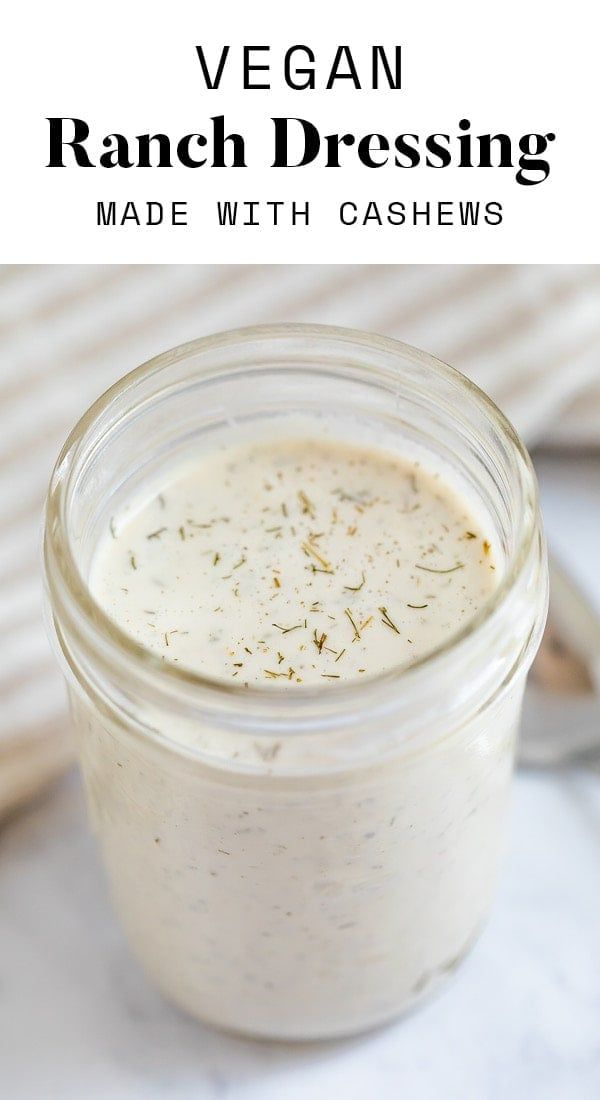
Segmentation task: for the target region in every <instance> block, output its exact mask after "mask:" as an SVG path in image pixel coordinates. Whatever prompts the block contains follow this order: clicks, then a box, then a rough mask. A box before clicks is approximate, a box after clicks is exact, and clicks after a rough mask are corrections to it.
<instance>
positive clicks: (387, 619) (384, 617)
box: [379, 607, 400, 634]
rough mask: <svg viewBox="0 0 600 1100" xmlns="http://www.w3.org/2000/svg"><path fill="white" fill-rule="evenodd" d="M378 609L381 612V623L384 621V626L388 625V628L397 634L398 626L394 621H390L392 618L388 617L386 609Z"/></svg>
mask: <svg viewBox="0 0 600 1100" xmlns="http://www.w3.org/2000/svg"><path fill="white" fill-rule="evenodd" d="M379 611H380V612H381V621H382V623H384V624H385V626H389V628H390V630H393V631H394V632H395V633H396V634H399V633H400V631H399V630H398V627H397V626H396V624H395V623H394V622H392V620H391V619H390V617H389V615H388V613H387V609H386V608H385V607H380V608H379Z"/></svg>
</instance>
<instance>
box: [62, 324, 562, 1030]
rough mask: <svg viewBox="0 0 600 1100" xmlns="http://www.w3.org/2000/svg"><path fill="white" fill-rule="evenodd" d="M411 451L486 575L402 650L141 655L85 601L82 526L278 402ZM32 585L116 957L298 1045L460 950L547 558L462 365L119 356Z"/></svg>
mask: <svg viewBox="0 0 600 1100" xmlns="http://www.w3.org/2000/svg"><path fill="white" fill-rule="evenodd" d="M297 416H301V417H305V418H306V417H308V418H312V419H313V421H314V423H317V422H319V423H320V424H326V425H327V430H329V431H333V432H334V434H337V435H338V436H339V438H340V439H343V438H353V439H357V438H360V439H361V441H363V442H365V443H366V444H371V445H376V446H382V445H383V446H385V447H387V448H389V449H391V450H395V451H396V452H397V453H398V454H399V455H402V454H404V453H406V452H407V451H410V452H411V453H416V452H418V453H421V454H422V455H423V456H429V457H430V459H431V462H432V463H433V464H434V465H436V466H437V468H438V469H439V470H442V471H444V472H445V473H447V475H448V478H449V479H450V480H453V482H454V483H455V484H457V485H460V486H462V489H463V490H464V492H465V493H466V494H467V495H470V497H471V499H473V500H477V502H478V505H479V506H480V509H481V510H482V512H484V513H485V515H486V517H487V523H488V529H489V530H490V531H491V532H492V536H493V539H494V546H495V547H498V558H499V560H500V561H501V562H502V570H501V577H500V580H499V583H498V585H497V587H496V588H495V590H494V592H493V594H492V596H491V597H490V599H489V600H488V602H487V603H486V604H485V606H484V607H483V608H482V609H481V610H480V611H479V612H478V613H477V614H476V615H475V617H474V618H473V619H472V620H471V621H469V623H468V624H467V625H466V626H465V627H464V628H463V629H462V630H460V631H459V632H457V633H455V634H454V635H453V636H452V638H451V639H450V640H449V641H448V642H446V643H444V644H443V645H440V646H439V647H438V648H437V649H435V650H434V651H433V652H431V653H429V654H428V655H426V656H425V657H423V658H422V659H420V660H417V661H416V662H415V663H414V664H413V665H412V667H410V668H405V669H403V670H392V671H387V672H385V673H383V674H381V675H370V676H369V677H368V678H366V679H363V680H361V681H360V682H358V681H352V682H344V683H343V684H340V685H335V686H334V685H332V684H326V685H324V686H323V687H317V688H314V687H306V688H304V687H303V688H301V689H300V690H295V691H290V692H285V691H273V690H272V689H269V688H268V687H265V688H261V687H257V686H251V687H250V688H246V689H245V688H243V687H242V686H239V687H238V686H237V685H236V684H235V683H234V682H227V683H226V682H221V681H219V680H216V679H209V678H208V677H204V676H202V675H200V674H198V673H195V672H192V671H190V670H186V669H184V668H182V667H179V666H177V665H175V664H172V663H169V662H167V661H164V660H161V658H160V656H159V655H158V654H156V653H154V652H152V651H151V650H150V649H147V648H145V647H143V646H142V645H140V644H138V643H137V642H135V641H134V640H133V639H132V637H131V636H129V635H128V634H127V633H125V632H124V631H123V630H121V629H120V627H119V626H118V625H116V624H115V623H114V622H113V621H112V620H111V619H109V618H108V617H107V615H106V614H105V613H104V611H103V610H102V608H101V607H100V606H99V605H98V604H97V603H96V602H95V600H94V599H93V597H92V595H91V593H90V590H89V585H88V579H89V574H90V568H91V561H92V558H93V554H94V550H95V548H96V546H97V544H98V540H99V537H100V533H101V532H102V531H105V530H106V526H107V524H108V523H109V521H110V517H111V515H112V514H113V513H114V512H115V510H116V508H117V507H118V506H119V504H120V503H122V502H123V501H124V500H127V499H128V498H130V497H131V495H132V493H134V492H136V491H137V490H138V489H139V487H140V486H143V485H144V484H146V483H147V482H150V481H151V480H152V478H154V477H155V476H156V474H157V471H160V470H164V469H165V468H167V467H168V466H169V465H170V464H173V467H175V466H176V465H177V464H178V463H179V462H180V461H182V460H183V459H185V458H186V456H189V455H191V454H197V453H199V451H202V449H203V448H204V449H206V450H209V449H210V448H211V447H213V446H214V444H215V442H216V441H218V442H219V443H222V442H223V441H225V442H226V441H227V440H228V439H231V441H232V442H237V441H238V440H239V439H240V438H241V437H242V436H243V434H244V432H247V431H248V430H252V431H254V432H260V431H261V430H263V428H264V430H265V432H266V431H269V432H271V433H272V432H273V430H274V427H275V430H279V427H280V429H281V433H282V435H284V436H285V434H286V432H287V431H288V427H289V424H290V423H291V421H290V418H291V417H297ZM44 553H45V569H46V583H47V592H48V602H49V609H50V617H51V622H52V629H53V634H54V636H55V640H56V648H57V651H58V653H59V656H60V659H61V663H62V667H63V669H64V671H65V674H66V677H67V681H68V687H69V696H70V702H71V709H72V713H73V717H74V721H75V726H76V729H77V733H78V741H79V752H80V760H81V767H82V771H83V776H84V781H85V787H86V791H87V796H88V804H89V812H90V818H91V822H92V826H93V829H94V831H95V833H96V835H97V838H98V842H99V844H100V847H101V850H102V855H103V859H104V863H105V865H106V869H107V873H108V878H109V882H110V887H111V893H112V896H113V899H114V903H115V906H116V908H117V910H118V913H119V915H120V918H121V921H122V923H123V925H124V928H125V930H126V933H127V935H128V938H129V941H130V944H131V947H132V950H133V951H134V953H135V954H136V956H137V957H138V958H139V959H140V961H141V963H142V964H143V966H144V968H145V969H146V971H147V972H148V974H149V975H150V976H151V977H152V978H153V979H154V980H155V982H156V983H157V984H158V985H159V986H160V988H161V989H162V990H163V991H164V992H165V994H166V995H167V996H168V997H169V998H170V999H172V1000H173V1001H175V1002H176V1003H177V1004H179V1005H180V1006H182V1007H183V1008H184V1009H186V1010H187V1011H188V1012H190V1013H192V1015H194V1016H196V1017H198V1018H199V1019H201V1020H204V1021H206V1022H208V1023H211V1024H214V1025H216V1026H218V1027H221V1028H225V1029H228V1030H232V1031H235V1032H240V1033H244V1034H249V1035H255V1036H260V1037H265V1038H276V1039H295V1040H310V1039H321V1038H331V1037H336V1036H342V1035H347V1034H351V1033H353V1032H357V1031H360V1030H362V1029H366V1028H370V1027H373V1026H375V1025H377V1024H380V1023H383V1022H385V1021H387V1020H389V1019H391V1018H393V1017H394V1016H396V1015H398V1014H399V1013H401V1012H404V1011H405V1010H406V1009H408V1008H410V1007H412V1006H413V1005H414V1004H415V1003H416V1002H418V1001H419V1000H420V999H421V998H423V997H425V996H427V995H429V994H430V993H431V992H432V991H433V990H434V989H435V988H437V987H438V985H439V984H440V983H441V982H442V981H443V980H444V979H445V978H446V977H447V975H448V974H449V973H450V972H451V971H452V970H454V968H455V967H456V966H457V964H458V963H459V962H460V960H461V959H462V958H463V957H464V955H465V954H466V953H467V952H468V951H469V948H470V947H471V945H472V944H473V942H474V940H475V938H476V937H477V935H478V933H479V931H480V929H481V926H482V923H483V921H484V919H485V917H486V914H487V911H488V907H489V903H490V898H491V893H492V889H493V885H494V880H495V878H496V875H497V870H498V862H499V856H500V854H501V848H502V835H503V826H504V818H505V810H506V803H507V795H508V790H509V784H510V777H511V772H512V767H513V758H514V746H515V737H516V733H517V728H518V721H519V714H520V708H521V701H522V696H523V689H524V684H525V677H526V673H527V670H528V668H529V666H530V664H531V661H532V659H533V656H534V654H535V651H536V649H537V646H538V643H539V639H540V634H541V631H542V628H543V623H544V619H545V613H546V603H547V573H546V560H545V549H544V542H543V536H542V533H541V529H540V519H539V513H538V503H537V492H536V484H535V478H534V474H533V471H532V468H531V464H530V461H529V459H528V457H527V454H526V452H525V451H524V449H523V447H522V445H521V444H520V442H519V440H518V438H517V437H516V435H515V433H514V431H513V430H512V428H511V427H510V425H509V424H508V422H507V421H506V420H505V419H504V417H503V416H502V415H501V413H500V412H499V411H498V410H497V409H496V408H495V406H494V405H493V404H492V403H491V402H490V401H489V400H488V399H487V398H486V397H485V395H484V394H482V393H481V391H479V390H478V389H477V388H476V387H474V386H473V385H472V384H471V383H469V382H468V381H467V380H466V379H465V378H463V377H462V376H461V375H460V374H458V373H457V372H456V371H454V370H452V369H451V368H449V367H447V366H445V365H443V364H441V363H439V362H438V361H436V360H435V359H433V358H431V357H430V356H428V355H426V354H424V353H423V352H420V351H417V350H415V349H413V348H410V347H408V346H406V345H403V344H400V343H397V342H395V341H391V340H387V339H383V338H380V337H376V336H371V335H367V334H362V333H359V332H354V331H351V330H343V329H334V328H323V327H318V326H317V327H314V326H302V325H280V326H275V327H259V328H254V329H246V330H240V331H237V332H232V333H225V334H221V335H218V336H214V337H209V338H206V339H201V340H198V341H195V342H193V343H191V344H187V345H185V346H183V347H180V348H177V349H175V350H173V351H169V352H167V353H165V354H164V355H161V356H159V357H158V358H156V359H154V360H152V361H151V362H149V363H147V364H146V365H144V366H143V367H140V368H139V369H138V370H137V371H134V372H133V373H132V374H130V375H128V376H127V377H126V378H125V379H123V380H122V381H121V382H120V383H118V384H117V385H116V386H115V387H113V388H112V389H111V390H109V391H108V393H107V394H105V395H104V396H103V397H101V398H100V399H99V401H98V402H96V404H95V405H94V406H93V407H92V408H91V409H90V410H89V412H88V413H87V414H86V415H85V416H84V417H83V419H82V420H81V422H80V423H79V424H78V425H77V427H76V428H75V430H74V431H73V433H72V435H71V436H70V438H69V439H68V441H67V443H66V445H65V447H64V449H63V451H62V454H61V455H60V458H59V460H58V463H57V466H56V469H55V471H54V475H53V478H52V482H51V486H50V491H49V496H48V503H47V518H46V530H45V543H44Z"/></svg>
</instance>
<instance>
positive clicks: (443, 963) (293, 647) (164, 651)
mask: <svg viewBox="0 0 600 1100" xmlns="http://www.w3.org/2000/svg"><path fill="white" fill-rule="evenodd" d="M490 544H492V545H490ZM495 549H496V548H495V547H494V545H493V538H492V535H491V534H490V532H489V531H488V530H487V528H486V523H485V520H482V517H481V516H479V515H475V514H474V513H473V509H472V507H471V506H470V504H468V503H467V500H466V497H464V498H463V497H462V496H461V495H460V493H459V492H458V491H457V490H456V488H455V486H454V485H452V484H450V481H449V480H448V481H446V480H445V479H444V478H443V476H440V474H439V472H438V471H436V470H434V469H428V468H425V466H424V464H421V463H420V462H419V460H416V459H415V458H414V456H407V457H402V456H399V455H397V454H395V453H392V452H391V451H387V450H384V449H381V450H377V449H374V448H366V447H362V446H355V445H353V444H351V443H349V442H347V441H342V440H341V439H340V441H338V442H336V441H335V440H333V439H325V438H317V437H315V438H300V437H298V438H292V439H288V440H287V441H285V442H284V441H279V442H278V441H276V440H272V439H271V440H265V441H263V442H257V441H256V440H254V441H252V440H250V441H247V442H245V443H241V444H239V445H235V446H229V447H227V448H226V449H224V448H218V449H217V448H215V450H214V451H213V452H212V453H205V454H202V455H199V456H198V458H197V459H196V460H195V461H193V462H191V461H187V462H186V464H185V465H182V466H177V465H175V466H174V467H173V468H171V469H167V470H165V475H164V478H163V479H162V481H161V482H160V483H159V484H153V485H152V487H151V489H150V490H146V491H144V492H142V491H140V492H139V493H138V494H137V495H135V494H134V495H133V496H132V498H131V499H130V500H128V501H127V502H126V503H125V505H124V506H123V507H120V508H118V509H116V510H115V514H114V516H113V517H112V519H111V522H110V524H109V525H108V530H107V531H106V532H105V535H104V537H103V538H102V539H101V540H100V543H99V546H98V549H97V553H96V555H95V558H94V560H93V563H92V570H91V577H90V584H91V588H92V591H93V593H94V595H95V597H96V599H97V600H98V601H99V602H100V603H101V604H102V605H103V606H104V608H105V609H106V611H107V612H108V613H109V614H110V615H111V616H112V617H113V619H114V620H115V621H116V622H118V623H119V625H120V626H121V627H122V628H124V629H125V630H126V631H128V632H129V633H130V634H131V635H132V636H133V637H135V638H136V639H137V640H138V641H141V642H142V643H143V644H144V645H146V646H150V647H152V649H153V650H155V651H156V652H157V653H159V654H160V656H161V657H162V658H163V659H164V660H165V661H172V662H177V663H179V664H180V665H181V666H187V667H189V668H192V669H195V670H197V671H200V672H202V673H204V674H206V675H209V676H211V677H215V678H217V679H219V680H224V681H227V682H230V683H236V684H239V686H240V690H241V691H242V692H243V691H244V690H246V689H245V688H244V685H245V684H247V685H249V686H250V687H252V686H254V685H260V686H261V687H269V688H272V689H273V692H274V697H277V694H278V693H281V692H282V691H283V692H302V690H303V686H304V685H313V686H314V685H315V684H318V685H320V686H322V687H323V689H324V692H325V694H326V695H327V696H328V698H333V697H334V692H335V685H336V684H337V683H339V681H338V680H337V679H336V678H334V677H338V676H339V678H340V680H355V681H356V680H357V679H358V678H361V677H362V678H365V679H367V678H369V677H370V676H373V675H376V674H377V673H378V672H381V671H382V670H384V669H390V668H399V669H401V668H402V667H405V666H407V665H409V664H410V663H411V662H414V661H415V660H416V659H418V658H419V657H422V656H423V655H425V654H427V653H429V652H430V651H431V650H433V649H435V648H436V647H437V646H439V645H440V644H441V643H443V642H445V641H447V640H448V639H449V638H451V637H452V636H453V635H454V634H455V633H456V632H457V631H459V630H460V629H461V627H462V626H464V625H465V623H467V622H468V621H469V619H470V618H471V617H472V616H473V615H474V614H475V613H476V612H477V610H478V609H479V608H481V607H482V606H483V604H484V603H485V601H486V600H487V599H488V598H489V596H490V595H491V593H492V592H493V590H494V587H495V585H496V584H497V580H498V573H499V572H500V564H499V561H500V560H499V555H498V554H495V553H494V551H495ZM496 565H498V569H496V568H495V566H496ZM290 670H291V671H290ZM464 675H465V677H467V676H468V675H469V670H468V669H465V670H464ZM521 692H522V682H521V681H519V682H518V683H517V684H516V686H515V688H514V689H513V690H511V691H510V692H509V693H508V694H505V695H503V696H502V698H500V697H499V698H498V699H496V700H495V701H494V703H493V704H492V705H491V706H490V707H488V708H487V710H485V711H482V712H479V711H478V712H477V713H474V714H473V713H471V714H470V715H469V716H468V720H466V721H465V722H464V724H463V725H461V727H460V728H459V729H450V730H449V729H448V728H447V726H446V724H445V719H444V718H443V717H442V716H439V724H440V729H439V730H438V729H437V728H436V729H432V730H431V731H430V735H431V736H430V742H431V746H430V747H428V748H427V750H426V751H423V750H422V748H418V747H417V748H415V747H413V746H412V745H411V744H410V743H408V744H406V743H405V738H404V731H403V730H402V729H396V728H395V727H394V728H390V729H389V730H388V731H387V733H386V737H387V741H388V745H390V746H391V748H389V749H388V751H387V752H386V755H385V758H383V756H382V754H381V741H380V739H381V735H382V730H381V729H380V728H379V725H378V719H372V718H371V717H369V715H367V714H365V716H364V720H363V719H361V726H360V729H359V730H354V733H353V737H354V738H358V737H359V736H360V740H361V742H362V743H363V750H364V751H363V752H362V754H361V756H360V757H359V758H357V757H355V756H354V755H353V753H352V752H351V751H350V750H349V749H348V751H347V752H345V745H346V742H345V741H344V738H343V736H342V737H340V738H338V740H337V741H336V746H335V754H334V753H333V750H332V754H331V758H330V759H329V760H328V770H327V771H325V770H324V769H323V770H322V771H321V770H319V764H318V761H319V759H321V758H323V759H325V758H326V756H327V750H326V748H325V743H327V744H329V739H330V735H329V733H328V732H327V731H326V730H316V731H314V732H313V734H312V735H311V737H310V738H306V737H305V735H304V734H302V735H298V734H297V732H296V733H295V734H294V735H293V736H290V737H286V731H285V730H282V735H281V737H280V738H279V739H278V740H277V741H276V742H274V743H271V741H270V740H269V738H267V737H265V738H263V739H262V741H261V737H260V731H257V733H256V736H254V735H253V734H252V735H249V734H248V733H247V732H244V731H236V730H233V731H232V730H231V729H227V730H225V729H224V728H219V727H218V726H216V725H214V726H213V725H212V724H211V723H207V724H206V725H203V724H202V723H200V724H199V725H198V728H194V729H190V725H191V723H190V722H187V723H186V724H185V726H184V723H183V722H182V721H181V720H180V719H179V718H178V717H177V716H172V715H171V714H169V713H167V712H166V711H165V712H164V713H163V712H159V713H157V714H156V715H155V716H154V715H152V717H151V721H150V723H149V724H150V725H152V727H153V728H154V729H156V730H158V732H159V733H160V734H161V735H162V736H163V737H164V738H166V739H167V740H170V741H172V742H173V741H174V742H180V743H181V745H183V744H185V745H186V747H189V746H190V745H192V746H193V747H194V748H195V749H196V750H197V751H198V756H197V758H193V756H188V755H186V753H185V752H181V753H179V752H178V751H176V750H175V749H169V748H165V747H164V745H162V746H161V745H158V744H154V743H153V739H152V736H151V735H150V736H149V737H148V738H143V737H142V738H140V737H139V736H137V735H135V734H133V733H132V732H131V731H130V730H129V729H128V722H129V721H131V719H129V718H128V717H127V716H123V715H121V717H120V718H115V720H113V719H112V718H111V717H110V716H109V715H107V714H106V713H104V712H102V711H100V710H96V709H95V708H94V707H91V706H90V705H89V703H88V701H84V700H83V699H82V698H80V697H79V696H78V695H74V697H73V706H74V712H75V717H76V724H77V727H78V729H79V731H80V733H81V755H82V765H83V771H84V775H85V778H86V786H87V791H88V797H89V800H90V806H91V811H92V819H93V821H94V823H95V827H96V829H97V832H98V835H99V839H100V842H101V844H102V848H103V853H104V858H105V862H106V865H107V867H108V869H109V874H110V880H111V886H112V891H113V894H114V897H115V901H116V904H117V908H118V910H119V912H120V914H121V918H122V920H123V923H124V925H125V928H126V930H127V932H128V934H129V937H130V940H131V943H132V946H133V948H134V950H135V951H136V953H137V954H138V955H139V957H140V959H141V960H142V962H143V963H144V965H145V967H146V969H147V970H148V971H149V972H150V973H151V974H152V975H153V977H154V978H155V980H156V981H157V982H158V983H159V985H160V986H161V987H162V988H163V989H164V990H165V992H166V993H167V994H168V995H169V996H170V997H172V998H173V999H174V1000H175V1001H176V1002H178V1003H179V1004H181V1005H182V1006H183V1007H184V1008H186V1009H187V1010H188V1011H190V1012H192V1013H193V1014H194V1015H196V1016H198V1017H200V1018H203V1019H206V1020H208V1021H210V1022H213V1023H216V1024H218V1025H220V1026H222V1027H226V1028H231V1029H234V1030H236V1031H242V1032H246V1033H251V1034H256V1035H260V1036H275V1037H279V1038H294V1039H298V1038H301V1039H308V1038H322V1037H328V1036H335V1035H341V1034H347V1033H349V1032H352V1031H356V1030H360V1029H361V1028H364V1027H368V1026H372V1025H374V1024H377V1023H380V1022H382V1021H384V1020H387V1019H389V1018H391V1017H392V1016H394V1015H396V1014H397V1013H398V1012H400V1011H402V1010H403V1009H405V1008H407V1007H409V1006H410V1005H412V1004H414V1003H415V1001H416V1000H418V999H419V998H420V997H422V996H424V995H426V994H427V993H429V992H430V991H431V990H432V989H433V988H434V987H435V985H436V984H437V983H438V982H439V981H440V980H441V979H442V978H443V977H444V975H445V974H447V973H448V972H449V971H451V970H452V969H453V968H454V966H455V965H456V964H457V962H458V961H459V960H460V958H461V957H462V956H463V955H464V953H465V952H466V951H467V950H468V948H469V947H470V945H471V943H472V942H473V939H474V937H475V936H476V935H477V932H478V930H479V928H480V926H481V924H482V921H483V920H484V918H485V915H486V912H487V907H488V904H489V898H490V893H491V889H492V885H493V881H494V878H495V875H496V869H497V861H498V855H499V847H500V838H501V831H502V819H503V810H504V805H505V801H506V794H507V789H508V782H509V778H510V772H511V764H512V752H513V741H514V734H515V730H516V725H517V719H518V711H519V705H520V698H521ZM279 698H280V699H281V698H282V696H281V694H279ZM425 702H426V701H425V700H424V704H425ZM484 702H485V700H482V704H483V703H484ZM132 724H133V723H132ZM363 727H364V728H363ZM263 742H264V743H263ZM315 742H319V743H320V748H319V747H318V745H317V747H316V748H315ZM348 744H349V742H348ZM205 750H206V751H205Z"/></svg>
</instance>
